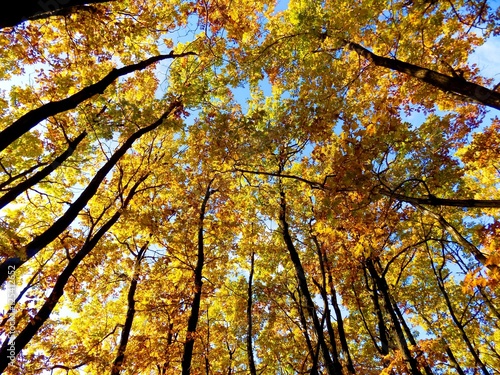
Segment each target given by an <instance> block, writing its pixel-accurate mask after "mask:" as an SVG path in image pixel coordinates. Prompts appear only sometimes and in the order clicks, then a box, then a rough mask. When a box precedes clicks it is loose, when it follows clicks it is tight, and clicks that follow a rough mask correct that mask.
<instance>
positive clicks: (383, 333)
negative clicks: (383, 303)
mask: <svg viewBox="0 0 500 375" xmlns="http://www.w3.org/2000/svg"><path fill="white" fill-rule="evenodd" d="M372 288H373V289H372V296H371V297H372V301H373V307H374V308H375V314H376V315H377V329H378V334H379V338H380V353H381V354H382V355H384V356H385V355H387V354H389V338H388V337H387V328H386V326H385V320H384V314H383V312H382V308H381V307H380V301H379V297H378V288H377V283H375V282H374V283H373V287H372Z"/></svg>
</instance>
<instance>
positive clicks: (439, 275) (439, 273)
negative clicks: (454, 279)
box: [429, 250, 491, 375]
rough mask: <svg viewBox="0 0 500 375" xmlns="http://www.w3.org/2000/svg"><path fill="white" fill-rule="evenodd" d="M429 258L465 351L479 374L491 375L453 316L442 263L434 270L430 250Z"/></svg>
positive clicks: (456, 318) (462, 326)
mask: <svg viewBox="0 0 500 375" xmlns="http://www.w3.org/2000/svg"><path fill="white" fill-rule="evenodd" d="M429 258H430V261H431V267H432V270H433V272H434V275H435V276H436V280H437V284H438V288H439V290H440V291H441V294H442V295H443V297H444V301H445V303H446V307H447V308H448V311H449V313H450V316H451V320H452V321H453V323H454V324H455V327H457V328H458V330H459V331H460V335H461V336H462V340H464V343H465V345H466V346H467V349H469V352H470V353H471V354H472V357H474V361H475V362H476V366H477V367H479V368H480V369H481V372H482V373H483V375H491V374H490V373H489V371H488V369H487V368H486V366H485V365H484V363H483V361H482V360H481V358H480V357H479V354H478V352H477V351H476V349H475V348H474V345H472V342H471V341H470V339H469V336H468V335H467V333H466V332H465V327H464V325H463V324H462V323H461V322H460V320H459V319H458V317H457V315H456V314H455V309H454V308H453V305H452V303H451V300H450V297H449V295H448V292H447V291H446V288H445V286H444V279H443V275H442V267H444V262H443V264H442V266H441V267H440V268H439V269H436V266H435V264H434V260H433V259H432V254H431V253H430V250H429Z"/></svg>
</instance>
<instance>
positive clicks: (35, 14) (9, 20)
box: [0, 0, 114, 29]
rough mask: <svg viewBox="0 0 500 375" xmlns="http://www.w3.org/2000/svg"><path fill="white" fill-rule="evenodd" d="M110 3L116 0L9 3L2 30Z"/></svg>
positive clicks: (0, 20) (0, 23) (0, 21)
mask: <svg viewBox="0 0 500 375" xmlns="http://www.w3.org/2000/svg"><path fill="white" fill-rule="evenodd" d="M110 1H114V0H18V1H13V2H9V7H8V8H7V7H4V8H3V10H2V13H0V29H3V28H5V27H12V26H17V25H19V24H21V23H23V22H25V21H28V20H33V19H41V18H48V17H52V16H56V15H67V14H71V13H74V12H77V11H78V10H79V9H81V8H82V7H83V6H85V5H89V4H100V3H106V2H110Z"/></svg>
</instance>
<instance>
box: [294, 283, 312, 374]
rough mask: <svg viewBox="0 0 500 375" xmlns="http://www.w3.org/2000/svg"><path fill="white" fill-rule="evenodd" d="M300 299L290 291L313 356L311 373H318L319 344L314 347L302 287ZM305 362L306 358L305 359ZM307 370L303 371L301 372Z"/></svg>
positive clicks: (308, 348)
mask: <svg viewBox="0 0 500 375" xmlns="http://www.w3.org/2000/svg"><path fill="white" fill-rule="evenodd" d="M298 294H299V299H298V300H297V298H296V297H295V294H294V292H293V291H289V295H290V297H291V298H292V299H293V301H294V302H295V304H296V305H297V311H298V312H299V319H300V324H301V331H302V334H303V335H304V338H305V340H306V346H307V351H308V352H309V356H310V357H311V370H310V371H309V375H318V355H319V352H318V350H317V349H318V347H319V346H318V345H316V349H315V348H314V347H313V344H312V341H311V336H310V335H309V332H308V331H307V330H308V324H307V318H306V314H305V313H304V304H303V303H302V294H301V293H300V287H299V289H298ZM304 363H305V360H304ZM302 372H304V373H305V371H301V373H302Z"/></svg>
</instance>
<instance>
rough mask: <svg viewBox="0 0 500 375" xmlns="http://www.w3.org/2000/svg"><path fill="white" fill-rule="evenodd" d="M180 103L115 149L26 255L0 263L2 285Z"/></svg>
mask: <svg viewBox="0 0 500 375" xmlns="http://www.w3.org/2000/svg"><path fill="white" fill-rule="evenodd" d="M180 105H181V103H180V102H178V101H175V102H173V103H172V104H170V106H169V108H168V109H167V110H166V111H165V112H164V113H163V115H162V116H161V117H160V118H159V119H158V120H157V121H155V122H154V123H152V124H151V125H149V126H147V127H145V128H142V129H140V130H138V131H137V132H135V133H134V134H132V135H131V136H130V137H129V138H128V139H127V140H126V141H125V143H124V144H123V145H122V146H121V147H120V148H119V149H118V150H117V151H115V153H114V154H113V155H112V156H111V157H110V158H109V160H108V161H107V162H106V164H104V166H103V167H102V168H101V169H99V171H98V172H97V173H96V175H95V176H94V178H93V179H92V181H90V183H89V184H88V185H87V187H86V188H85V190H84V191H83V192H82V194H81V195H80V196H79V197H78V198H77V199H76V200H75V202H74V203H72V204H71V205H70V207H69V208H68V210H67V211H66V212H65V213H64V214H63V216H61V217H60V218H59V219H58V220H56V222H55V223H54V224H52V225H51V226H50V227H49V228H48V229H47V230H46V231H45V232H43V233H41V234H40V235H38V236H36V237H35V238H34V239H33V240H32V241H31V242H30V243H29V244H27V245H26V246H25V248H24V252H25V255H26V256H25V257H23V258H21V257H13V258H9V259H6V260H5V261H4V262H3V263H2V264H1V265H0V285H2V284H3V283H4V282H5V280H7V278H8V277H9V272H8V269H9V267H14V268H15V269H16V270H17V269H18V268H19V267H20V266H21V265H23V264H24V263H25V262H27V261H28V260H30V259H31V258H33V257H34V256H35V255H36V254H37V253H38V252H39V251H40V250H42V249H43V248H44V247H45V246H47V245H48V244H50V243H51V242H52V241H54V240H55V239H56V238H57V236H59V235H60V234H61V233H62V232H64V230H65V229H66V228H67V227H68V226H69V225H70V224H71V223H72V222H73V220H75V218H76V217H77V216H78V214H79V212H80V211H81V210H82V209H83V208H84V207H85V206H86V205H87V203H88V202H89V200H90V199H91V198H92V197H93V196H94V195H95V193H96V192H97V189H98V188H99V185H100V184H101V182H102V181H103V180H104V178H105V177H106V175H107V174H108V173H109V172H110V171H111V169H113V167H114V166H115V165H116V163H118V161H119V160H120V158H121V157H122V156H123V155H124V154H125V153H126V152H127V151H128V150H129V149H130V147H132V145H133V143H134V142H135V141H136V140H137V139H139V138H140V137H142V136H143V135H144V134H146V133H148V132H150V131H152V130H154V129H156V128H158V127H159V126H160V125H161V124H162V123H163V121H164V120H165V119H166V118H167V117H168V116H169V115H170V113H172V112H173V111H174V110H175V109H176V108H178V107H179V106H180Z"/></svg>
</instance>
